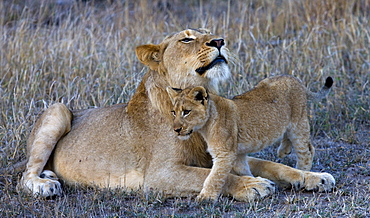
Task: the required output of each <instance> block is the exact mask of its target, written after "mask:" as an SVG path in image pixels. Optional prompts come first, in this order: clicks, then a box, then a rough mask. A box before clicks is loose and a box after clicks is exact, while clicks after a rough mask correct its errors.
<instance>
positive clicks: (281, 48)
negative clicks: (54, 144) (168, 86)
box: [0, 0, 370, 217]
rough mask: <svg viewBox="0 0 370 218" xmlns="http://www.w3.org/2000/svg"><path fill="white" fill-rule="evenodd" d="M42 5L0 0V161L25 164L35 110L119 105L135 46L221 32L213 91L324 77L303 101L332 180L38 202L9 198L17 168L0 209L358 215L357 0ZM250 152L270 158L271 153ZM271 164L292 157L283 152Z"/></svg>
mask: <svg viewBox="0 0 370 218" xmlns="http://www.w3.org/2000/svg"><path fill="white" fill-rule="evenodd" d="M50 2H52V1H49V2H48V1H41V0H40V1H31V0H28V1H20V0H18V1H9V0H5V1H1V2H0V34H1V35H0V38H1V40H0V66H1V68H0V69H1V73H0V96H1V101H0V110H1V114H0V138H1V142H2V144H1V147H0V158H1V159H0V160H1V161H0V168H4V167H7V166H11V165H13V164H15V163H17V162H19V161H21V160H24V159H25V141H26V138H27V136H28V134H29V132H30V130H31V127H32V125H33V123H34V122H35V120H36V119H37V117H38V116H39V114H40V113H41V112H42V111H43V109H44V108H45V107H47V106H48V105H50V104H52V103H55V102H64V103H65V104H67V105H68V106H69V107H70V108H74V109H78V108H87V107H100V106H105V105H111V104H115V103H118V102H127V101H128V100H129V99H130V97H131V96H132V94H133V92H134V90H135V87H136V85H137V84H138V82H139V81H140V79H141V76H142V75H143V73H144V72H145V70H146V69H145V68H144V67H143V65H141V64H140V63H139V62H138V60H137V59H136V57H135V52H134V49H135V46H137V45H140V44H144V43H159V42H160V41H161V40H162V39H163V37H164V36H166V35H167V34H169V33H172V32H176V31H179V30H182V29H184V28H188V27H192V28H197V27H207V28H209V29H211V30H212V31H213V32H214V33H216V34H218V35H223V36H225V37H226V39H227V41H228V47H229V48H230V49H231V50H232V51H233V52H234V53H235V54H236V55H237V56H238V57H239V59H240V64H239V65H237V66H233V80H232V81H230V82H229V84H226V85H225V86H224V89H223V93H222V94H223V95H224V96H232V95H235V94H237V93H241V92H244V91H245V90H247V89H249V88H251V87H252V86H253V84H255V83H257V82H258V81H259V80H261V79H262V78H264V77H266V76H271V75H278V74H291V75H295V76H297V77H299V78H300V79H302V80H303V81H304V83H305V84H306V85H307V86H308V87H310V88H311V89H313V90H317V89H318V88H319V87H320V86H321V85H322V83H323V81H324V79H325V78H326V77H327V76H332V77H333V78H334V80H335V84H334V86H335V87H334V88H333V91H332V92H331V93H330V95H329V96H328V98H327V99H326V100H323V101H322V102H316V103H309V106H310V116H311V124H312V136H313V138H314V143H315V145H316V147H317V152H316V157H315V163H314V165H315V166H314V169H313V170H315V171H327V172H329V173H332V174H333V175H334V176H335V177H336V179H337V181H338V187H337V190H335V191H334V192H333V193H314V194H312V193H303V192H292V191H289V190H285V191H279V192H278V193H277V194H276V195H274V196H273V197H271V198H268V199H264V200H261V201H257V202H255V203H251V204H245V203H240V202H234V201H233V200H231V199H226V198H224V199H222V201H221V202H219V203H217V204H215V205H198V204H195V203H194V202H193V200H192V199H190V198H186V199H167V200H165V199H163V198H162V197H161V196H157V195H156V194H152V195H143V194H141V193H131V192H125V191H119V190H105V191H101V190H95V189H86V188H81V187H66V191H65V193H66V194H65V196H63V197H61V198H57V199H54V200H41V199H34V198H32V197H29V196H25V195H23V194H18V193H16V191H15V184H16V181H17V179H18V178H19V173H18V174H14V175H12V174H8V173H5V174H3V175H1V180H0V216H2V217H14V216H19V217H24V216H35V217H36V216H37V217H38V216H47V217H49V216H55V217H70V216H82V217H91V216H109V217H113V216H130V217H131V216H142V217H144V216H145V217H146V216H176V217H180V216H181V217H183V216H188V217H193V216H216V217H217V216H226V217H228V216H236V217H242V216H250V217H257V216H264V217H265V216H270V217H272V216H277V217H311V216H312V217H319V216H324V217H330V216H336V217H368V216H370V213H369V211H370V206H369V204H368V202H369V201H370V194H369V193H370V182H369V181H370V170H369V168H370V162H369V159H370V154H369V143H370V140H369V138H370V115H369V114H370V111H369V108H370V107H369V104H370V103H369V102H370V99H369V94H370V91H369V81H370V49H369V44H370V24H369V20H370V14H369V13H370V3H369V1H367V0H329V1H323V0H322V1H321V0H313V1H311V0H294V1H288V0H261V1H258V0H248V1H239V2H238V1H221V0H217V1H210V0H203V1H195V0H189V1H185V3H184V2H183V1H181V0H174V1H167V0H153V1H144V0H143V1H132V2H131V1H118V0H117V1H114V2H113V3H109V2H105V1H102V2H95V3H93V2H88V3H86V2H73V1H72V2H71V1H70V2H69V3H65V4H60V5H56V4H52V3H50ZM54 2H55V1H54ZM66 2H67V1H66ZM255 156H259V157H263V158H266V159H270V160H276V155H275V149H273V148H271V149H268V150H265V151H263V152H260V153H258V154H255ZM278 161H281V162H283V163H286V164H292V162H291V158H287V159H284V160H278Z"/></svg>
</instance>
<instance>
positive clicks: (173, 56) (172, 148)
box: [19, 29, 335, 201]
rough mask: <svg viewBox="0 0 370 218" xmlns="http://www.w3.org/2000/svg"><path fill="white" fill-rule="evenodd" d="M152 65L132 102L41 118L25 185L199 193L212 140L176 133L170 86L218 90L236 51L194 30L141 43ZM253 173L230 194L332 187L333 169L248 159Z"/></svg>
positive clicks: (46, 189)
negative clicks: (309, 168) (277, 187)
mask: <svg viewBox="0 0 370 218" xmlns="http://www.w3.org/2000/svg"><path fill="white" fill-rule="evenodd" d="M136 54H137V57H138V58H139V60H140V61H141V62H142V63H144V64H145V65H147V66H148V67H149V68H150V70H149V71H148V72H147V73H146V74H145V75H144V76H143V79H142V81H141V83H140V84H139V86H138V88H137V90H136V93H135V94H134V96H133V97H132V99H131V100H130V101H129V102H128V104H118V105H113V106H108V107H103V108H95V109H87V110H79V111H71V110H69V109H68V108H67V107H66V106H65V105H63V104H59V103H58V104H54V105H52V106H51V107H50V108H48V109H47V110H46V111H45V112H44V113H43V114H42V115H41V117H40V118H39V119H38V121H37V122H36V124H35V126H34V127H33V130H32V132H31V134H30V136H29V139H28V142H27V154H28V162H27V165H26V170H25V172H24V173H23V176H22V178H21V181H20V183H19V188H20V189H22V190H25V191H29V192H31V193H33V194H34V195H37V196H52V195H60V194H61V193H62V189H61V185H60V183H59V181H58V178H60V179H62V180H64V182H65V183H66V184H76V183H77V184H82V185H88V186H98V187H111V188H118V187H122V188H127V189H139V188H142V189H143V190H144V191H146V190H152V189H153V190H157V191H160V192H163V193H165V194H168V195H169V196H189V195H197V194H199V192H200V191H201V189H202V186H203V183H204V181H205V179H206V178H207V176H208V174H209V173H210V171H211V169H210V167H211V166H212V158H211V156H210V155H209V153H208V152H207V144H206V143H205V142H204V140H203V139H202V137H201V136H200V135H199V134H197V133H194V134H193V135H192V136H191V137H190V138H189V140H186V141H183V140H179V139H178V138H177V136H175V135H174V134H173V130H172V127H171V126H172V125H171V122H172V118H171V116H169V115H168V113H167V111H170V110H171V107H172V104H171V101H170V99H169V97H168V94H167V91H166V87H168V86H172V87H178V88H186V87H188V86H204V87H206V88H207V89H209V90H211V92H215V93H216V92H217V86H218V82H219V81H221V82H225V81H226V80H227V78H228V77H229V76H230V70H229V67H228V63H230V61H231V58H230V54H229V52H228V50H227V48H226V47H225V42H224V39H223V38H222V37H219V36H215V35H212V34H211V33H210V32H209V31H207V30H204V29H198V30H194V29H187V30H184V31H181V32H178V33H175V34H172V35H170V36H168V37H166V38H165V39H164V40H163V41H162V42H161V43H160V44H158V45H154V44H149V45H142V46H139V47H137V48H136ZM248 163H249V166H250V168H251V171H252V174H253V175H255V176H261V177H264V178H254V177H250V176H238V175H235V174H231V173H229V174H228V175H227V179H226V183H225V186H224V187H223V190H222V193H223V194H224V195H230V196H233V197H234V198H235V199H237V200H241V201H247V200H253V199H256V198H258V197H264V196H267V195H270V194H271V193H272V192H273V191H274V185H273V183H272V182H271V180H273V181H275V182H278V184H288V185H292V186H295V187H298V186H299V187H301V188H304V189H306V190H313V189H319V190H330V189H331V188H332V187H333V186H334V183H335V182H334V180H333V177H332V176H330V175H329V174H327V173H312V172H306V171H301V170H297V169H294V168H291V167H288V166H284V165H282V164H278V163H273V162H269V161H264V160H260V159H255V158H249V159H248Z"/></svg>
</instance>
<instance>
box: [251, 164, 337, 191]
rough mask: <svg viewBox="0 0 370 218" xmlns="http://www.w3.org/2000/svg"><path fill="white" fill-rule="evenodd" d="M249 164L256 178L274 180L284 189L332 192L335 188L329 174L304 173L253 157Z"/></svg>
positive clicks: (332, 178) (333, 180)
mask: <svg viewBox="0 0 370 218" xmlns="http://www.w3.org/2000/svg"><path fill="white" fill-rule="evenodd" d="M248 163H249V167H250V169H251V171H252V174H253V175H254V176H261V177H263V178H266V179H269V180H272V181H274V182H275V183H276V184H277V185H278V186H280V187H282V188H290V187H293V188H295V189H298V190H299V189H305V190H307V191H330V190H331V189H333V188H334V186H335V179H334V177H333V176H332V175H330V174H329V173H315V172H309V171H303V170H299V169H295V168H292V167H289V166H286V165H283V164H279V163H275V162H271V161H267V160H261V159H257V158H252V157H249V158H248Z"/></svg>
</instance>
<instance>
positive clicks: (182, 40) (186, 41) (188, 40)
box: [180, 38, 194, 43]
mask: <svg viewBox="0 0 370 218" xmlns="http://www.w3.org/2000/svg"><path fill="white" fill-rule="evenodd" d="M193 40H194V39H193V38H183V39H181V40H180V41H181V42H183V43H190V42H191V41H193Z"/></svg>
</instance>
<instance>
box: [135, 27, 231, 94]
mask: <svg viewBox="0 0 370 218" xmlns="http://www.w3.org/2000/svg"><path fill="white" fill-rule="evenodd" d="M136 55H137V57H138V59H139V60H140V61H141V62H142V63H143V64H145V65H147V66H149V68H150V69H151V70H153V71H156V72H158V73H159V74H160V75H161V76H164V77H165V79H166V80H167V82H168V84H169V85H170V86H171V87H175V88H185V87H188V86H200V85H201V86H205V87H206V88H209V89H211V90H212V91H214V92H217V91H218V89H217V87H218V83H219V81H225V80H226V79H228V78H229V77H230V69H229V67H228V63H229V59H230V54H229V51H228V49H227V48H226V47H225V41H224V39H223V38H222V37H219V36H215V35H212V34H211V33H210V32H209V31H208V30H205V29H197V30H194V29H187V30H184V31H181V32H179V33H175V34H172V35H170V36H168V37H166V38H165V39H164V40H163V41H162V42H161V43H160V44H158V45H153V44H149V45H141V46H138V47H137V48H136Z"/></svg>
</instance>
